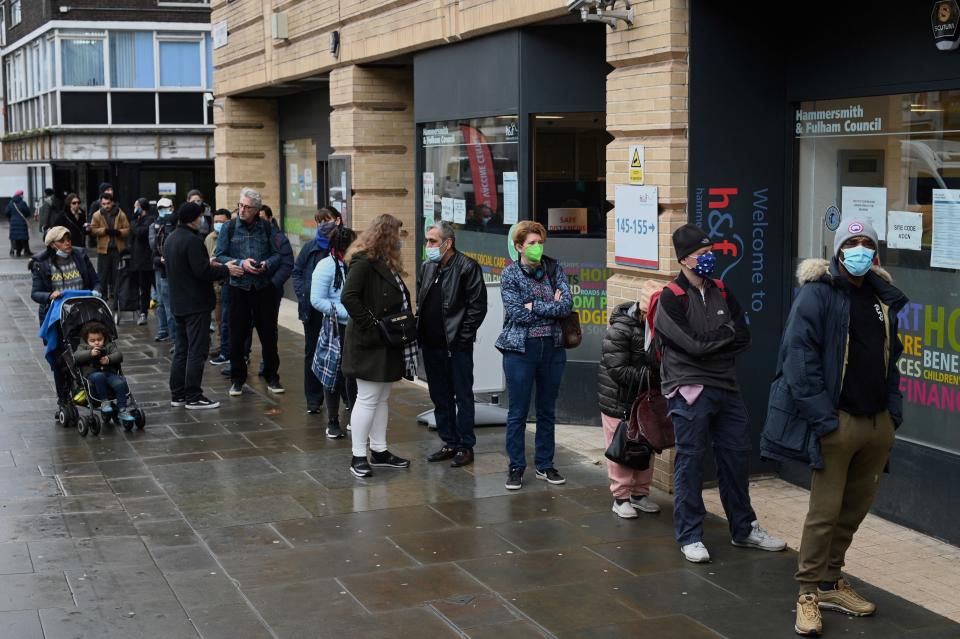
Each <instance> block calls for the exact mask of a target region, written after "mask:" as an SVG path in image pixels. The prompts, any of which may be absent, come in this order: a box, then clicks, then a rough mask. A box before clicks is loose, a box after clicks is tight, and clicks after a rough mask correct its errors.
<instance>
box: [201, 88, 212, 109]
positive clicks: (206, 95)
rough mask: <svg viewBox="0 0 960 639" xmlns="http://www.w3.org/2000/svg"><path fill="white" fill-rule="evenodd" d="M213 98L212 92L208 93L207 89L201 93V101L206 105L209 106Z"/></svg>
mask: <svg viewBox="0 0 960 639" xmlns="http://www.w3.org/2000/svg"><path fill="white" fill-rule="evenodd" d="M213 100H214V97H213V94H212V93H210V92H209V91H207V92H206V93H204V94H203V103H204V104H206V105H207V106H210V105H211V104H213Z"/></svg>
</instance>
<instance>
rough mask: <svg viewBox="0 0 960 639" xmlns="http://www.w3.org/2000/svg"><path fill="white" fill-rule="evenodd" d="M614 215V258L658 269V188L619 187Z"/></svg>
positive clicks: (627, 263)
mask: <svg viewBox="0 0 960 639" xmlns="http://www.w3.org/2000/svg"><path fill="white" fill-rule="evenodd" d="M614 214H615V216H616V217H615V220H614V231H615V233H616V235H615V239H614V261H615V262H616V263H617V264H625V265H627V266H637V267H640V268H649V269H653V270H656V269H658V268H659V267H660V253H659V251H660V239H659V238H660V233H659V227H658V225H657V187H655V186H627V185H623V184H621V185H619V186H617V190H616V208H615V209H614Z"/></svg>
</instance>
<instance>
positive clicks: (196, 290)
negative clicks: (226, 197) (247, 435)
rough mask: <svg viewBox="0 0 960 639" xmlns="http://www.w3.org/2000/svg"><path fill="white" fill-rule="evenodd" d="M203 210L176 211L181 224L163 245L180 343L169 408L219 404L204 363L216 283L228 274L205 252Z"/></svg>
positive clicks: (187, 206) (190, 207)
mask: <svg viewBox="0 0 960 639" xmlns="http://www.w3.org/2000/svg"><path fill="white" fill-rule="evenodd" d="M202 214H203V209H202V208H201V207H200V206H199V205H198V204H196V203H194V202H187V203H186V204H184V205H183V206H181V207H180V210H179V211H177V218H178V220H179V225H178V226H177V229H176V230H175V231H174V232H173V233H171V234H170V237H168V238H167V240H166V242H164V245H163V257H164V264H165V266H166V271H167V280H168V282H169V284H170V306H171V309H172V311H173V316H174V320H175V321H176V325H177V328H176V336H177V337H176V340H177V341H176V345H175V347H174V351H173V362H172V363H171V365H170V396H171V401H170V405H171V406H175V407H178V406H186V407H187V408H188V409H191V410H199V409H204V408H217V407H219V406H220V402H214V401H211V400H209V399H207V398H206V397H204V396H203V392H202V389H201V387H200V385H201V382H202V381H203V367H204V364H205V363H206V359H207V353H208V352H209V351H210V313H211V312H212V311H213V309H214V307H215V306H216V302H217V300H216V295H215V294H214V292H213V282H215V281H217V280H221V279H224V278H226V277H227V275H228V269H230V270H231V271H234V270H236V271H238V272H239V271H241V269H240V268H239V267H236V266H233V267H232V268H231V267H224V266H222V265H220V264H216V263H215V262H214V261H213V259H212V258H210V256H209V255H208V254H207V249H206V248H205V247H204V246H203V238H201V237H200V232H199V230H198V229H199V227H200V216H201V215H202Z"/></svg>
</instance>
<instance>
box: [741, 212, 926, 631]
mask: <svg viewBox="0 0 960 639" xmlns="http://www.w3.org/2000/svg"><path fill="white" fill-rule="evenodd" d="M879 246H880V242H879V240H878V238H877V233H876V231H875V230H874V229H873V228H872V227H871V226H870V225H869V224H868V223H867V222H865V221H860V220H848V221H844V222H842V223H841V227H840V229H839V230H838V231H837V233H836V237H835V238H834V244H833V257H832V258H831V259H830V260H829V261H827V260H822V259H808V260H804V261H803V262H802V263H801V264H800V267H799V268H798V269H797V279H798V280H799V282H800V290H799V292H798V293H797V296H796V299H795V300H794V303H793V308H792V309H791V310H790V316H789V317H788V318H787V325H786V327H785V328H784V332H783V340H782V341H781V344H780V352H779V355H778V363H777V373H776V376H775V378H774V380H773V384H772V385H771V387H770V400H769V406H768V410H767V421H766V424H765V425H764V429H763V437H762V439H761V442H760V450H761V455H762V456H763V457H765V458H768V459H778V460H799V461H803V462H806V463H808V464H809V465H810V468H811V469H812V473H811V480H810V504H809V507H808V511H807V517H806V521H805V522H804V525H803V536H802V538H801V541H800V557H799V569H798V570H797V574H796V580H797V582H798V583H799V585H800V595H799V599H798V601H797V607H796V622H795V624H794V630H795V631H796V632H797V634H801V635H819V634H820V633H821V632H822V631H823V623H822V619H821V616H820V609H821V608H824V609H829V610H837V611H840V612H844V613H846V614H848V615H853V616H866V615H871V614H873V613H874V612H875V611H876V606H875V605H874V604H873V603H871V602H869V601H867V600H866V599H864V598H863V597H862V596H861V595H859V594H858V593H857V592H856V591H855V590H854V589H853V588H852V587H851V586H850V584H849V582H847V581H846V580H845V579H843V577H842V575H841V569H842V568H843V564H844V557H845V555H846V552H847V549H848V548H849V547H850V543H851V542H852V540H853V535H854V533H855V532H856V531H857V528H858V527H859V526H860V522H862V521H863V518H864V517H865V516H866V515H867V512H868V511H869V510H870V506H871V505H872V504H873V499H874V496H875V495H876V492H877V487H878V485H879V481H880V475H881V474H882V472H883V470H884V467H885V466H886V464H887V460H888V459H889V457H890V450H891V448H892V447H893V442H894V431H895V430H896V428H897V427H898V426H900V422H901V421H902V419H903V415H902V404H903V397H902V395H901V393H900V373H899V370H898V369H897V360H899V359H900V355H901V353H902V352H903V345H902V344H901V343H900V338H899V337H898V336H897V330H898V325H897V314H898V313H899V312H900V310H901V309H902V308H903V307H904V306H905V305H906V304H907V301H908V300H907V298H906V296H905V295H904V294H903V293H902V292H901V291H900V290H899V289H898V288H896V287H895V286H894V285H893V283H892V279H891V277H890V274H889V273H887V272H886V271H885V270H883V269H882V268H880V266H879V261H878V259H877V250H878V249H879Z"/></svg>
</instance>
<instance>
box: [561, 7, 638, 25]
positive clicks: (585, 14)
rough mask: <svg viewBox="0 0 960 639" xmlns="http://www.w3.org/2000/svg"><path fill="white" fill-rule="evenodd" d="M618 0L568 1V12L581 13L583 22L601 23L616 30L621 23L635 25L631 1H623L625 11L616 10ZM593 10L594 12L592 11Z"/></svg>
mask: <svg viewBox="0 0 960 639" xmlns="http://www.w3.org/2000/svg"><path fill="white" fill-rule="evenodd" d="M617 1H618V0H567V10H568V11H571V12H572V11H579V12H580V19H581V20H582V21H583V22H600V23H602V24H605V25H607V26H609V27H611V28H613V29H616V28H617V26H618V24H619V21H620V20H623V21H624V22H626V23H627V24H628V25H632V24H633V17H634V13H633V9H632V8H631V6H630V0H623V4H624V6H625V7H626V8H625V10H618V9H615V7H616V6H617ZM591 9H592V10H593V11H591Z"/></svg>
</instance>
